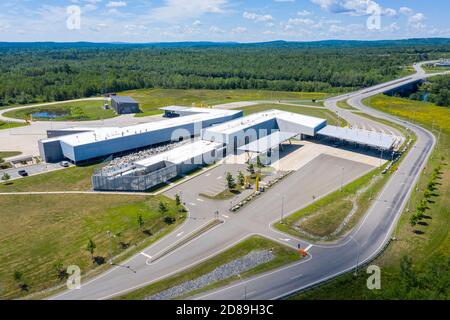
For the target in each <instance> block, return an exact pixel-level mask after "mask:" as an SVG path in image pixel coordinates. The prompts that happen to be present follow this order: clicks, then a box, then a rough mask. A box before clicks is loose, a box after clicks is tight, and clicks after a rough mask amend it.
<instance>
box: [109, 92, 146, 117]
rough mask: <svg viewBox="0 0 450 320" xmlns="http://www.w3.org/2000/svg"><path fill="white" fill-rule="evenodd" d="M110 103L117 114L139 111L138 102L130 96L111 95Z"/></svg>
mask: <svg viewBox="0 0 450 320" xmlns="http://www.w3.org/2000/svg"><path fill="white" fill-rule="evenodd" d="M111 105H112V107H113V109H114V110H115V111H116V112H117V114H129V113H140V112H141V110H140V109H139V103H138V102H137V101H135V100H134V99H133V98H131V97H124V96H112V97H111Z"/></svg>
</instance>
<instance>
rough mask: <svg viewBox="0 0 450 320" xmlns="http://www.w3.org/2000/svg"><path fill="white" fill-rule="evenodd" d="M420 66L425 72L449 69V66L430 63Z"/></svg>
mask: <svg viewBox="0 0 450 320" xmlns="http://www.w3.org/2000/svg"><path fill="white" fill-rule="evenodd" d="M422 68H423V70H425V72H426V73H439V72H443V71H447V70H450V67H435V66H432V65H424V66H423V67H422Z"/></svg>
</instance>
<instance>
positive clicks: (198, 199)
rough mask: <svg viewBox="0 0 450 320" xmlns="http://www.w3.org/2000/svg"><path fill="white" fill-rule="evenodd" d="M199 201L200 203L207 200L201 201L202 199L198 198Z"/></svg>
mask: <svg viewBox="0 0 450 320" xmlns="http://www.w3.org/2000/svg"><path fill="white" fill-rule="evenodd" d="M197 201H199V202H204V201H205V200H203V199H200V198H197Z"/></svg>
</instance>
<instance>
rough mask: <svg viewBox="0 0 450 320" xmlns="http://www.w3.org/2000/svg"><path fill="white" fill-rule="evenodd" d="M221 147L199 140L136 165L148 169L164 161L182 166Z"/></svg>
mask: <svg viewBox="0 0 450 320" xmlns="http://www.w3.org/2000/svg"><path fill="white" fill-rule="evenodd" d="M221 145H222V144H221V143H218V142H211V141H206V140H199V141H195V142H193V143H189V144H186V145H183V146H180V147H178V148H175V149H172V150H169V151H166V152H163V153H159V154H157V155H154V156H153V157H150V158H147V159H143V160H139V161H136V162H135V163H134V164H135V165H136V166H137V167H148V166H151V165H153V164H156V163H159V162H162V161H168V162H171V163H174V164H180V163H183V162H185V161H189V160H191V159H192V158H195V157H198V156H201V155H203V154H205V153H207V152H212V151H213V150H215V149H217V148H218V147H220V146H221Z"/></svg>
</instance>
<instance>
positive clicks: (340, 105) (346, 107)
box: [337, 100, 358, 110]
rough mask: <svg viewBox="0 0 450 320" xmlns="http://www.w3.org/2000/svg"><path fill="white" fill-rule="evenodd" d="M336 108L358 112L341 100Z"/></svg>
mask: <svg viewBox="0 0 450 320" xmlns="http://www.w3.org/2000/svg"><path fill="white" fill-rule="evenodd" d="M337 106H338V107H339V108H342V109H346V110H358V109H355V108H353V107H352V106H351V105H349V104H348V103H347V100H341V101H338V102H337Z"/></svg>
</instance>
